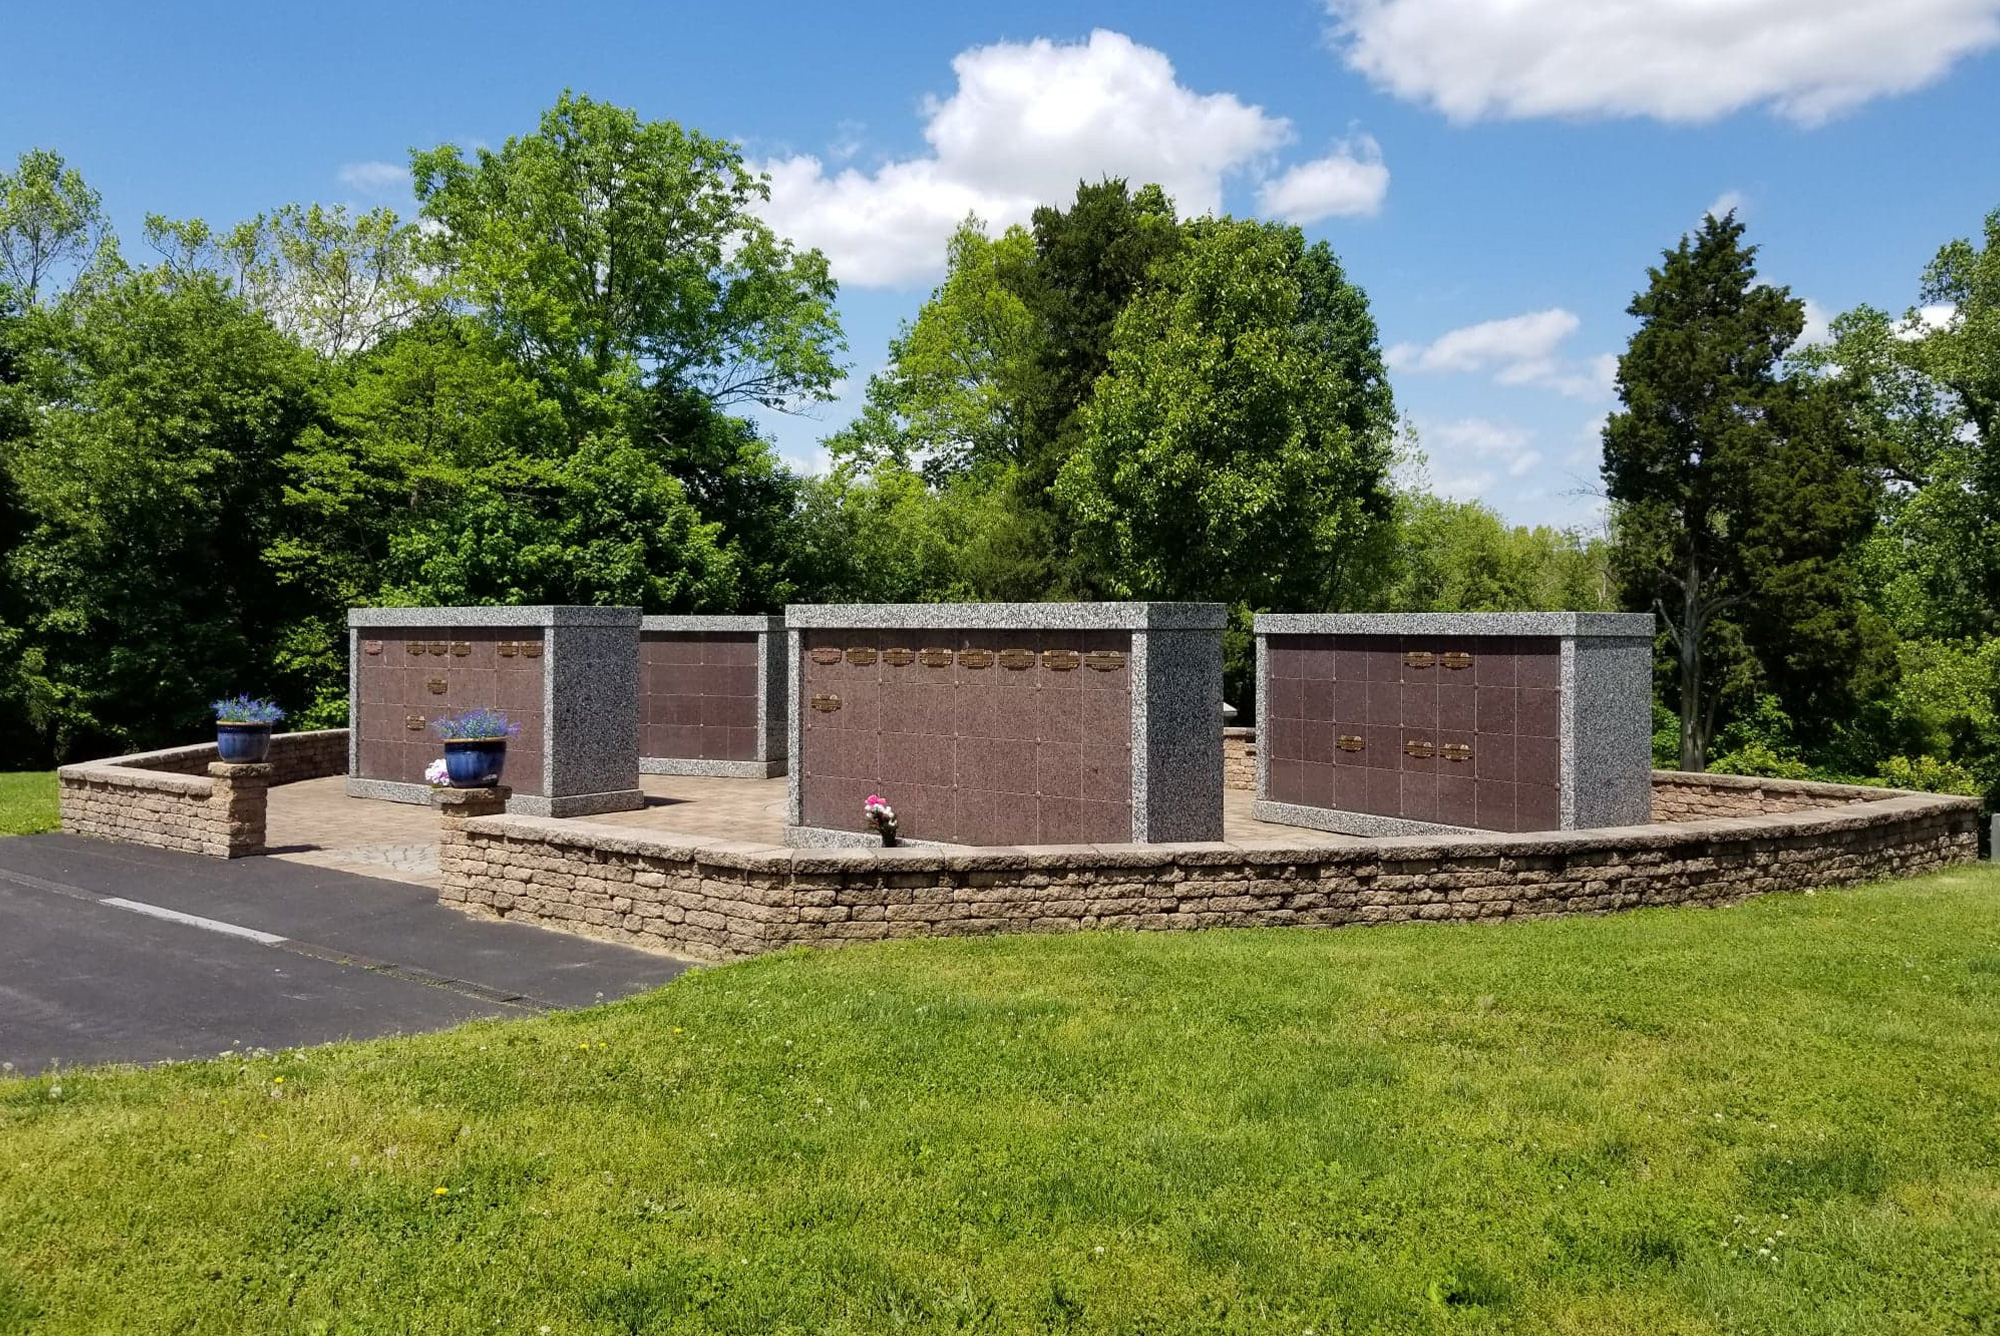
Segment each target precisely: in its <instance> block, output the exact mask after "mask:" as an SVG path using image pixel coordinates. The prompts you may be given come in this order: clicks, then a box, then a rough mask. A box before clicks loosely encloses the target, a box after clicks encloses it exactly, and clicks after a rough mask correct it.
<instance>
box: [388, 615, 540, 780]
mask: <svg viewBox="0 0 2000 1336" xmlns="http://www.w3.org/2000/svg"><path fill="white" fill-rule="evenodd" d="M542 653H543V644H542V632H541V630H540V629H539V628H537V627H513V626H498V627H496V626H476V627H474V626H468V627H456V628H445V627H433V626H425V627H410V628H393V627H370V628H365V629H364V632H363V634H362V638H361V654H360V663H359V666H358V673H357V676H358V678H359V681H358V683H357V686H356V693H357V700H356V710H355V713H356V722H357V724H358V725H359V727H360V729H361V740H360V747H359V752H360V755H359V758H358V760H359V774H360V776H361V777H362V778H364V779H386V780H394V781H397V782H399V783H404V784H421V783H423V782H424V769H425V767H427V766H428V765H429V764H430V763H431V762H432V761H434V760H436V759H437V758H438V757H440V756H442V755H443V754H444V745H443V743H441V742H440V741H439V740H438V736H437V734H436V733H435V732H434V731H433V730H432V728H431V723H432V721H434V720H436V719H438V718H440V717H441V716H444V715H447V714H456V713H458V712H459V711H461V710H471V709H478V708H482V707H484V708H488V709H497V710H502V711H504V712H505V713H506V715H507V717H508V718H509V719H511V720H512V721H513V722H515V723H516V724H519V725H520V727H521V731H520V732H519V734H517V735H516V736H515V738H514V739H513V741H512V742H510V743H509V744H508V746H507V782H508V784H509V785H511V786H512V787H513V789H514V790H515V792H517V793H525V794H540V793H541V791H542V788H541V785H542V747H543V738H542V668H543V660H542Z"/></svg>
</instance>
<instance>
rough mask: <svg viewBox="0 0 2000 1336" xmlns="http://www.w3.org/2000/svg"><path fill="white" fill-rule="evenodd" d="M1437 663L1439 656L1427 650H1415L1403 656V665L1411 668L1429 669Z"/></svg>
mask: <svg viewBox="0 0 2000 1336" xmlns="http://www.w3.org/2000/svg"><path fill="white" fill-rule="evenodd" d="M1436 662H1437V655H1435V654H1433V653H1431V652H1430V651H1429V650H1427V649H1413V650H1411V651H1410V652H1409V653H1408V654H1405V655H1404V656H1403V663H1404V665H1405V666H1407V667H1410V668H1428V667H1430V666H1431V665H1432V664H1434V663H1436Z"/></svg>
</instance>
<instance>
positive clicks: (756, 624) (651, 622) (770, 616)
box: [639, 612, 785, 632]
mask: <svg viewBox="0 0 2000 1336" xmlns="http://www.w3.org/2000/svg"><path fill="white" fill-rule="evenodd" d="M639 629H640V630H641V631H690V632H693V631H782V630H784V629H785V618H784V614H783V613H775V612H774V613H756V614H752V615H749V616H720V615H711V614H709V613H691V614H689V615H687V616H685V617H677V616H676V617H661V616H654V617H641V618H640V619H639Z"/></svg>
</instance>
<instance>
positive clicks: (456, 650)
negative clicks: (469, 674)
mask: <svg viewBox="0 0 2000 1336" xmlns="http://www.w3.org/2000/svg"><path fill="white" fill-rule="evenodd" d="M470 653H472V642H471V641H469V640H454V641H452V642H451V657H452V658H454V659H462V658H464V657H465V656H466V655H468V654H470Z"/></svg>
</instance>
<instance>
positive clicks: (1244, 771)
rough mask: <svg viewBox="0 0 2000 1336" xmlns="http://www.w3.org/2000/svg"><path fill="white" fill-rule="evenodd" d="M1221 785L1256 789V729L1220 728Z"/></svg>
mask: <svg viewBox="0 0 2000 1336" xmlns="http://www.w3.org/2000/svg"><path fill="white" fill-rule="evenodd" d="M1222 787H1223V788H1225V789H1242V790H1244V791H1245V792H1246V793H1255V792H1256V791H1257V730H1256V729H1254V728H1225V729H1223V730H1222Z"/></svg>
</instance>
